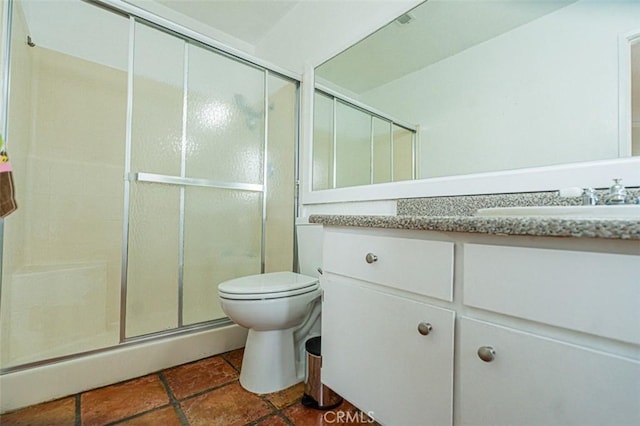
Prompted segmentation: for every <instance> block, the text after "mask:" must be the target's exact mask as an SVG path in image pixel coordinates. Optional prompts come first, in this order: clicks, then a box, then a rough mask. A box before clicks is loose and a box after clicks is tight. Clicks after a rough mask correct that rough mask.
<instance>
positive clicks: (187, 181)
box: [0, 0, 301, 375]
mask: <svg viewBox="0 0 640 426" xmlns="http://www.w3.org/2000/svg"><path fill="white" fill-rule="evenodd" d="M78 1H84V2H86V3H89V4H91V5H93V6H95V7H100V8H104V9H106V10H108V11H110V12H113V13H116V14H119V15H121V16H124V17H125V18H127V19H129V58H128V68H127V73H128V75H127V106H126V108H127V115H126V124H125V126H126V135H125V149H126V152H125V164H124V168H125V175H124V182H123V184H124V199H123V209H124V215H123V243H122V269H121V289H120V296H121V297H120V324H119V328H120V331H119V342H118V344H116V345H111V346H105V347H101V348H97V349H92V350H88V351H82V352H76V353H73V354H68V355H63V356H58V357H53V358H46V359H42V360H39V361H34V362H28V363H24V364H19V365H16V366H10V367H6V368H0V375H5V374H9V373H14V372H18V371H22V370H27V369H31V368H34V367H40V366H43V365H48V364H52V363H57V362H61V361H66V360H72V359H76V358H81V357H84V356H87V355H91V354H97V353H103V352H108V351H111V350H114V349H119V348H123V347H126V346H131V345H136V344H138V343H140V342H148V341H152V340H159V339H164V338H167V337H173V336H178V335H182V334H188V333H192V332H194V331H203V330H209V329H213V328H218V327H223V326H227V325H231V324H233V322H232V321H231V320H229V319H228V318H220V319H214V320H209V321H204V322H199V323H195V324H190V325H183V321H182V307H183V306H182V305H183V303H182V302H183V301H182V272H180V282H179V294H178V326H177V328H173V329H169V330H162V331H158V332H153V333H148V334H143V335H140V336H134V337H126V335H125V333H126V287H127V258H128V251H129V250H128V249H129V247H128V245H129V243H128V228H129V207H130V194H129V191H130V189H131V182H153V183H160V184H167V185H180V187H181V189H180V248H179V250H180V257H181V259H180V265H179V268H180V271H182V267H183V265H182V260H183V245H182V243H183V241H184V235H183V229H184V192H185V187H187V186H204V187H210V188H222V189H233V190H245V191H252V192H260V193H261V194H262V208H261V216H262V223H261V256H260V257H261V259H260V270H261V272H264V271H265V255H266V253H265V244H266V239H265V233H266V223H265V222H266V209H267V181H266V178H267V161H268V155H267V148H268V138H269V134H268V130H269V127H268V126H269V123H268V118H269V112H268V111H269V85H268V80H269V77H270V76H272V75H273V76H276V77H278V78H282V79H283V80H287V81H289V82H291V83H292V84H295V96H294V102H295V105H294V112H295V116H294V118H293V119H294V147H293V153H294V164H293V170H294V181H293V182H291V184H292V186H293V187H294V194H293V196H294V199H293V212H292V213H293V221H292V223H291V227H292V228H293V229H295V218H296V217H297V212H298V207H299V193H298V188H299V172H300V167H299V162H300V158H299V154H300V146H299V144H300V111H299V109H300V96H301V87H300V86H301V76H300V75H299V74H296V73H292V72H290V71H288V70H286V69H283V68H281V67H278V66H276V65H273V64H270V63H268V62H266V61H263V60H260V59H258V58H254V57H252V56H250V55H247V54H245V53H244V52H242V51H239V50H237V49H234V48H231V47H229V46H226V45H224V44H222V43H220V42H218V41H216V40H214V39H212V38H210V37H208V36H206V35H203V34H201V33H198V32H196V31H193V30H190V29H189V28H186V27H184V26H182V25H180V24H176V23H174V22H171V21H169V20H167V19H165V18H162V17H160V16H158V15H155V14H153V13H150V12H147V11H145V10H143V9H141V8H139V7H136V6H133V5H131V4H128V3H124V2H122V1H121V0H78ZM12 12H13V4H12V1H7V2H5V4H4V8H3V16H2V21H3V30H4V31H3V32H4V35H3V37H4V38H3V40H2V43H3V44H4V46H0V47H4V52H2V58H0V60H1V61H2V64H1V66H2V67H3V70H4V74H3V78H2V88H1V89H2V92H1V96H2V98H1V99H0V106H1V107H2V111H1V114H0V120H1V123H0V129H1V130H2V132H3V135H6V134H7V131H8V127H9V123H8V119H7V118H8V114H9V94H10V84H11V79H10V74H9V73H10V69H11V36H12V25H11V22H12V18H13V13H12ZM136 23H138V24H144V25H148V26H150V27H153V28H155V29H157V30H159V31H162V32H165V33H167V34H170V35H173V36H176V37H178V38H180V39H182V40H183V41H184V42H185V44H186V45H187V46H189V45H193V46H199V47H203V48H205V49H207V50H210V51H211V52H212V54H220V55H222V56H224V57H226V58H228V59H230V60H234V61H236V62H238V63H241V64H244V65H247V66H251V67H253V68H256V69H258V70H261V71H262V72H264V80H263V83H264V86H263V88H264V115H263V120H264V135H263V146H262V152H263V162H262V166H263V170H262V179H263V182H262V184H243V183H226V182H217V181H211V180H206V179H196V178H187V177H184V176H181V177H176V176H168V175H160V174H154V173H144V172H138V173H131V142H132V141H131V134H132V114H133V79H134V74H133V72H132V71H133V54H134V47H135V38H134V32H135V25H136ZM187 52H188V48H186V49H185V59H186V55H187ZM187 66H188V65H187V62H186V61H185V67H187ZM184 78H185V87H184V89H186V78H187V77H186V73H185V75H184ZM183 96H184V97H185V99H186V92H185V93H184V94H183ZM183 106H184V104H183ZM185 116H186V109H183V135H182V143H183V144H184V143H185V134H184V132H185V131H186V127H185V125H184V124H185V123H184V120H185ZM5 143H6V142H5ZM181 161H182V165H181V169H182V170H181V171H182V175H184V161H185V158H184V150H183V153H182V160H181ZM3 246H4V219H0V277H2V275H1V274H2V271H3V269H2V266H3V265H2V263H3V262H2V251H3ZM293 248H294V252H293V253H292V262H293V265H292V267H293V268H294V269H295V265H296V258H297V256H296V241H295V238H294V242H293ZM0 281H1V279H0ZM1 300H2V286H1V285H0V301H1Z"/></svg>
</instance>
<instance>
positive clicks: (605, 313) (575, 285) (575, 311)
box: [463, 244, 640, 343]
mask: <svg viewBox="0 0 640 426" xmlns="http://www.w3.org/2000/svg"><path fill="white" fill-rule="evenodd" d="M639 268H640V256H635V255H622V254H609V253H590V252H577V251H569V250H549V249H535V248H522V247H504V246H490V245H480V244H465V246H464V288H463V302H464V304H465V305H468V306H474V307H478V308H482V309H487V310H490V311H494V312H499V313H503V314H507V315H512V316H516V317H520V318H525V319H529V320H533V321H538V322H541V323H545V324H550V325H555V326H559V327H563V328H568V329H572V330H578V331H582V332H585V333H589V334H593V335H597V336H603V337H609V338H613V339H617V340H621V341H626V342H631V343H640V327H638V324H640V275H639V272H638V271H639V270H640V269H639Z"/></svg>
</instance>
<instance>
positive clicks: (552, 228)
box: [309, 215, 640, 240]
mask: <svg viewBox="0 0 640 426" xmlns="http://www.w3.org/2000/svg"><path fill="white" fill-rule="evenodd" d="M309 222H312V223H322V224H325V225H335V226H355V227H366V228H391V229H412V230H421V231H441V232H473V233H482V234H493V235H528V236H540V237H583V238H613V239H623V240H640V220H617V219H616V220H614V219H577V218H560V217H544V218H542V217H535V218H534V217H515V216H504V217H478V216H414V215H402V216H353V215H311V216H310V217H309Z"/></svg>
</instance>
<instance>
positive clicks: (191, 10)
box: [156, 0, 300, 46]
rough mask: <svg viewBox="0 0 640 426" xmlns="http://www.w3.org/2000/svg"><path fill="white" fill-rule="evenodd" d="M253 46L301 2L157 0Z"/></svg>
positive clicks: (288, 0)
mask: <svg viewBox="0 0 640 426" xmlns="http://www.w3.org/2000/svg"><path fill="white" fill-rule="evenodd" d="M156 2H157V3H160V4H162V5H163V6H165V7H168V8H170V9H172V10H174V11H176V12H178V13H181V14H183V15H185V16H188V17H190V18H193V19H195V20H197V21H199V22H201V23H203V24H205V25H207V26H210V27H212V28H215V29H217V30H220V31H222V32H225V33H227V34H229V35H230V36H232V37H234V38H236V39H238V40H242V41H244V42H246V43H249V44H251V45H254V46H255V45H257V44H259V43H260V41H261V40H262V39H263V38H264V37H265V36H266V35H267V34H268V33H269V31H271V30H272V29H273V28H274V27H275V26H276V25H277V24H278V22H280V20H282V18H283V17H284V16H286V15H287V14H288V13H289V12H290V11H291V10H292V9H293V8H294V7H295V6H296V5H297V4H298V3H300V0H156Z"/></svg>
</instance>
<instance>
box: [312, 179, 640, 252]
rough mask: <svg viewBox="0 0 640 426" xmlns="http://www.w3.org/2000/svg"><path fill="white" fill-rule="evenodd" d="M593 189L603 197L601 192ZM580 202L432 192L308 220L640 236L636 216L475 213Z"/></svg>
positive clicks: (548, 195)
mask: <svg viewBox="0 0 640 426" xmlns="http://www.w3.org/2000/svg"><path fill="white" fill-rule="evenodd" d="M631 191H632V192H631V193H632V195H633V196H634V197H638V196H639V195H640V190H639V189H633V190H631ZM598 192H599V196H600V197H601V199H602V198H603V197H604V194H605V191H598ZM580 202H581V200H580V199H578V198H563V197H559V196H558V195H557V193H555V192H540V193H521V194H489V195H477V196H452V197H432V198H418V199H404V200H398V201H397V206H398V215H397V216H363V215H360V216H356V215H311V216H310V217H309V221H310V222H312V223H322V224H325V225H335V226H355V227H367V228H391V229H412V230H422V231H441V232H473V233H482V234H493V235H528V236H541V237H582V238H609V239H623V240H640V220H635V219H632V220H626V219H625V220H620V219H599V218H598V219H596V218H588V219H587V218H568V217H551V216H547V217H517V216H502V217H486V216H483V217H480V216H474V214H475V212H476V211H477V210H478V209H480V208H490V207H511V206H541V205H579V204H580Z"/></svg>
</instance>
